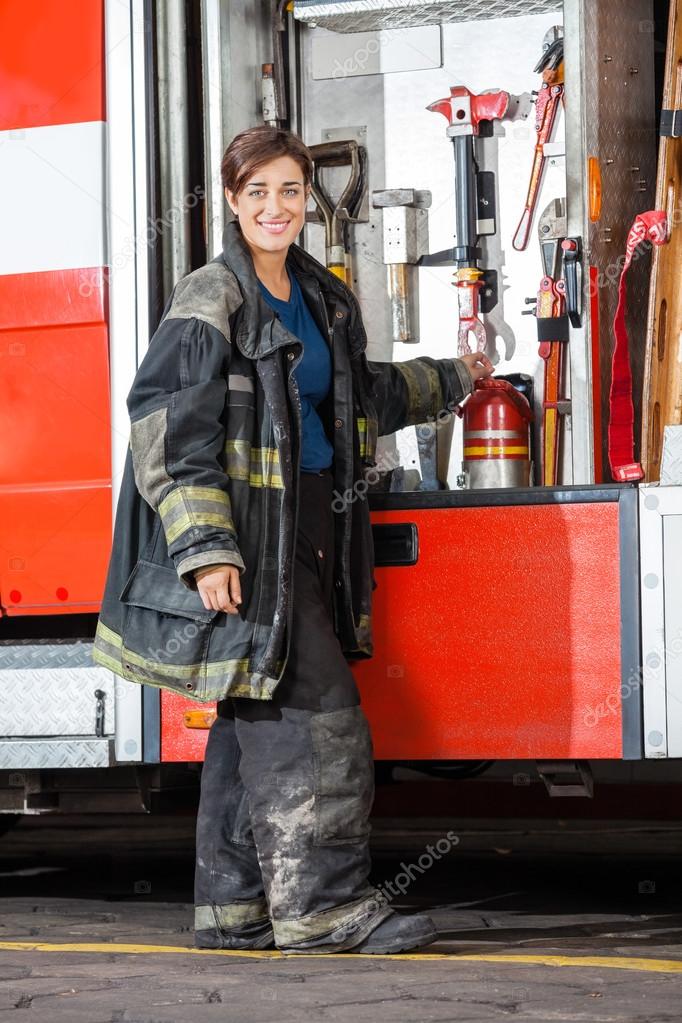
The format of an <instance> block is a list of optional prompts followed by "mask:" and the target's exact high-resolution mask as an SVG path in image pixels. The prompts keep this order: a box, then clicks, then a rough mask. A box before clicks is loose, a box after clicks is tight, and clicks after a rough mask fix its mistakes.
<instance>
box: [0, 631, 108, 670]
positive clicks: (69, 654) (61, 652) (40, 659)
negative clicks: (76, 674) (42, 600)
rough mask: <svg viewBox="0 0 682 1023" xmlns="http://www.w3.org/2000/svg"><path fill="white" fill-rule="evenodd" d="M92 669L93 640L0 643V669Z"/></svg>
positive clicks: (33, 640) (12, 641) (28, 640)
mask: <svg viewBox="0 0 682 1023" xmlns="http://www.w3.org/2000/svg"><path fill="white" fill-rule="evenodd" d="M80 667H90V668H94V667H95V665H94V664H93V660H92V640H73V639H68V640H63V641H61V642H60V641H57V640H55V639H46V640H35V639H26V640H11V641H5V642H0V671H4V670H5V669H12V668H80Z"/></svg>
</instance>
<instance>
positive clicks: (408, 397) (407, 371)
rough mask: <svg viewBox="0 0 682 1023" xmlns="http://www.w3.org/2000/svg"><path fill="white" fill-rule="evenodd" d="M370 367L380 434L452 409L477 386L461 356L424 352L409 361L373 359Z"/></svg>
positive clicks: (413, 424) (434, 416)
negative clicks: (437, 356) (435, 355)
mask: <svg viewBox="0 0 682 1023" xmlns="http://www.w3.org/2000/svg"><path fill="white" fill-rule="evenodd" d="M368 367H369V371H370V377H371V378H372V381H373V392H374V400H375V402H376V409H377V415H378V432H379V436H380V437H383V436H385V435H386V434H389V433H394V432H395V431H396V430H401V429H402V428H403V427H405V426H415V425H416V424H418V423H425V422H428V421H429V420H431V419H435V418H437V417H438V416H439V415H440V414H443V413H447V412H452V411H453V410H454V409H455V408H456V407H457V405H459V404H460V402H462V401H463V400H464V398H465V397H466V396H467V395H468V394H471V392H472V391H473V389H474V382H473V379H472V377H471V374H470V373H469V370H468V369H467V365H466V363H465V362H462V360H461V359H431V358H429V357H428V356H422V357H421V358H420V359H410V360H409V361H408V362H369V363H368Z"/></svg>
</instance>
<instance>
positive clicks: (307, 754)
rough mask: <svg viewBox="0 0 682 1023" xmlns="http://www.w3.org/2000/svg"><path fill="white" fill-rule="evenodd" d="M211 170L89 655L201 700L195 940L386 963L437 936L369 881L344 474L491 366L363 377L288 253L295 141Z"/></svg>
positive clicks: (344, 322) (366, 629)
mask: <svg viewBox="0 0 682 1023" xmlns="http://www.w3.org/2000/svg"><path fill="white" fill-rule="evenodd" d="M221 170H222V182H223V186H224V189H225V196H226V199H227V202H228V204H229V206H230V209H231V210H232V213H233V214H234V218H235V219H234V220H233V221H231V222H230V223H228V224H227V225H226V228H225V232H224V235H223V248H222V252H221V253H220V254H219V255H218V256H216V257H215V259H213V260H211V261H210V262H209V263H207V264H206V265H205V266H203V267H200V268H199V269H198V270H195V271H194V272H193V273H191V274H189V275H188V276H187V277H185V278H183V279H182V280H181V281H179V282H178V283H177V284H176V286H175V288H174V289H173V293H172V295H171V296H170V299H169V301H168V304H167V306H166V309H165V310H164V314H163V317H162V320H161V323H160V325H159V327H158V328H157V330H156V332H155V334H154V336H153V338H152V340H151V342H150V345H149V348H148V350H147V353H146V354H145V357H144V359H143V361H142V363H141V365H140V367H139V369H138V371H137V374H136V376H135V380H134V382H133V386H132V388H131V391H130V393H129V395H128V410H129V413H130V419H131V436H130V450H129V452H128V459H127V463H126V469H125V472H124V478H123V482H122V485H121V495H120V498H119V505H118V510H117V521H116V525H115V530H114V546H113V551H112V558H111V563H110V568H109V576H108V579H107V586H106V589H105V597H104V601H103V605H102V612H101V614H100V621H99V623H98V629H97V636H96V639H95V652H94V656H95V659H96V660H98V661H100V663H103V664H104V663H106V664H107V665H108V666H109V667H112V668H113V669H114V670H115V671H116V672H117V673H118V674H121V675H122V676H123V677H125V678H130V679H133V680H135V681H138V682H148V683H152V684H154V685H157V686H162V687H165V688H167V689H172V690H173V691H175V692H182V693H183V694H184V695H185V696H192V697H194V698H196V699H200V700H206V701H208V700H211V701H212V700H215V701H217V717H216V720H215V721H214V723H213V725H212V727H211V729H210V732H209V735H208V743H207V746H206V753H205V761H204V765H203V770H202V778H201V799H200V806H199V815H198V821H197V846H196V878H195V942H196V945H197V946H199V947H202V948H232V949H263V948H270V947H273V946H276V947H277V948H279V949H281V950H282V951H284V952H287V953H296V952H305V953H331V952H342V951H346V950H350V949H352V950H353V951H356V952H367V953H389V952H399V951H403V950H406V949H409V948H414V947H417V946H420V945H424V944H428V943H429V942H432V941H433V940H435V938H436V937H437V933H436V930H435V928H434V926H433V923H432V921H431V920H430V918H429V917H428V916H424V915H411V916H410V915H402V914H399V913H396V912H395V911H394V910H393V909H392V908H391V906H390V905H389V904H388V899H387V898H386V896H385V894H384V893H383V892H382V891H380V890H378V889H377V888H375V887H373V886H372V885H371V884H370V883H369V880H368V875H369V869H370V857H369V851H368V837H369V830H370V828H369V814H370V810H371V806H372V800H373V795H374V792H373V759H372V742H371V737H370V733H369V729H368V725H367V721H366V718H365V716H364V713H363V711H362V709H361V707H360V699H359V695H358V690H357V687H356V684H355V681H354V678H353V675H352V673H351V670H350V668H349V665H348V660H347V659H350V660H353V659H359V658H362V657H368V656H371V653H372V622H371V604H372V590H373V588H374V586H375V585H376V583H375V581H374V573H373V551H372V537H371V530H370V523H369V510H368V507H367V501H366V499H365V492H366V487H358V482H363V483H364V473H365V472H366V470H367V468H368V467H369V466H373V465H375V464H376V463H375V448H376V440H377V437H378V436H381V435H385V434H390V433H393V432H394V431H396V430H398V429H401V428H402V427H405V426H408V425H412V424H417V423H422V422H429V421H432V422H433V421H435V419H436V417H438V416H439V415H443V414H446V413H447V412H448V411H452V409H453V408H454V407H455V406H457V405H458V404H459V403H460V402H461V401H462V399H463V398H464V397H465V396H466V395H467V394H469V393H470V392H471V391H472V390H473V386H474V381H475V380H476V379H478V378H480V377H484V376H488V375H489V374H490V373H491V372H492V364H491V363H490V361H489V360H488V359H487V358H486V357H485V356H484V355H483V354H480V353H479V354H476V355H469V356H465V357H464V358H462V359H431V358H428V357H422V358H419V359H412V360H410V361H407V362H403V363H373V362H368V360H367V358H366V355H365V348H366V343H367V338H366V335H365V331H364V327H363V323H362V316H361V313H360V309H359V306H358V303H357V301H356V299H355V297H354V295H353V293H352V291H351V290H350V289H349V288H348V287H347V286H346V285H345V284H344V283H343V282H342V281H340V280H339V279H338V278H337V277H336V276H335V275H334V274H332V273H331V272H330V271H329V270H327V269H326V267H324V266H322V265H321V264H320V263H319V262H317V260H315V259H313V258H312V257H311V256H310V255H308V254H307V253H306V252H305V251H304V250H303V249H302V248H300V247H299V246H298V245H297V244H296V243H295V239H296V238H297V237H298V236H299V234H300V232H301V230H302V228H303V224H304V221H305V209H306V204H307V200H308V196H309V193H310V185H311V180H312V159H311V154H310V152H309V150H308V149H307V148H306V146H305V145H304V144H303V142H302V141H301V140H300V139H299V138H298V137H297V136H296V135H295V134H293V133H291V132H287V131H283V130H280V129H277V128H273V127H269V126H259V127H256V128H250V129H248V130H246V131H243V132H241V133H240V134H239V135H237V136H236V137H235V138H234V139H233V141H232V142H231V144H230V145H229V147H228V148H227V150H226V152H225V155H224V157H223V161H222V167H221ZM375 471H377V470H375ZM385 699H386V700H390V699H391V693H390V691H389V690H388V689H387V691H386V694H385Z"/></svg>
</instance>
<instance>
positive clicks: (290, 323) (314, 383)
mask: <svg viewBox="0 0 682 1023" xmlns="http://www.w3.org/2000/svg"><path fill="white" fill-rule="evenodd" d="M287 273H288V274H289V280H290V282H291V294H290V296H289V301H288V302H285V301H283V300H282V299H281V298H275V296H274V295H271V294H270V292H269V291H268V289H267V288H266V287H265V285H264V284H263V283H262V281H260V280H259V281H258V284H259V286H260V289H261V294H262V295H263V298H264V299H265V301H266V302H267V304H268V305H269V306H270V308H271V309H274V310H275V312H276V313H279V318H280V320H281V321H282V323H283V324H284V326H285V327H286V329H287V330H288V331H289V332H290V333H291V334H293V335H294V336H295V337H297V338H298V339H299V340H300V341H302V342H303V357H302V358H301V360H300V362H299V363H298V365H297V367H296V369H295V370H294V376H295V378H296V383H297V384H298V389H299V393H300V396H301V425H302V428H303V434H302V443H301V471H302V472H319V471H320V469H328V468H329V466H330V465H331V464H332V457H333V454H334V449H333V447H332V445H331V444H330V443H329V440H328V438H327V435H326V433H325V432H324V426H323V425H322V420H321V419H320V417H319V415H318V412H317V406H318V405H319V404H320V402H321V401H324V399H325V398H326V397H327V395H328V394H329V388H330V387H331V381H332V360H331V353H330V351H329V345H328V344H327V342H326V341H325V339H324V338H323V337H322V334H320V331H319V328H318V326H317V324H316V323H315V320H314V319H313V316H312V314H311V312H310V310H309V309H308V306H307V305H306V302H305V299H304V298H303V293H302V292H301V288H300V285H299V283H298V281H297V280H296V275H295V274H293V273H289V271H288V269H287Z"/></svg>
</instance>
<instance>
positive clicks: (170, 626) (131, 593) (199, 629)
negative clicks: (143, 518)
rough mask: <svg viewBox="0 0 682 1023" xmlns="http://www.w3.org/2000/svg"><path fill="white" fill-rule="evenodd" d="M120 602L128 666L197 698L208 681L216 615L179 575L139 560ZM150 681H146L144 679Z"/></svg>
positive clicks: (151, 679)
mask: <svg viewBox="0 0 682 1023" xmlns="http://www.w3.org/2000/svg"><path fill="white" fill-rule="evenodd" d="M119 600H120V601H121V603H122V604H125V605H126V608H127V610H126V614H125V623H124V626H123V648H124V658H125V657H127V658H128V659H129V661H130V663H129V664H126V665H125V666H126V667H127V668H130V669H132V670H134V671H136V672H137V674H138V675H140V676H145V675H146V676H148V680H149V681H150V682H155V683H157V684H163V685H168V686H169V688H174V689H177V690H178V691H179V692H182V691H184V692H186V693H189V694H194V693H195V692H196V691H197V690H198V689H199V688H200V683H201V682H202V681H203V679H204V676H205V663H206V653H207V650H208V640H209V637H210V634H211V630H212V627H213V621H214V619H215V617H216V615H218V614H220V613H221V612H219V611H215V610H213V609H211V610H207V608H205V607H204V605H203V601H202V600H201V596H200V594H199V592H198V591H196V590H189V589H187V587H186V586H184V585H183V583H182V582H181V581H180V579H179V578H178V575H177V572H176V571H175V570H174V569H172V568H166V567H165V566H164V565H157V564H155V563H154V562H151V561H145V560H144V559H140V560H139V561H138V562H137V564H136V565H135V567H134V569H133V571H132V572H131V573H130V576H129V577H128V579H127V581H126V584H125V586H124V587H123V590H122V591H121V594H120V597H119ZM145 680H146V679H145Z"/></svg>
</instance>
